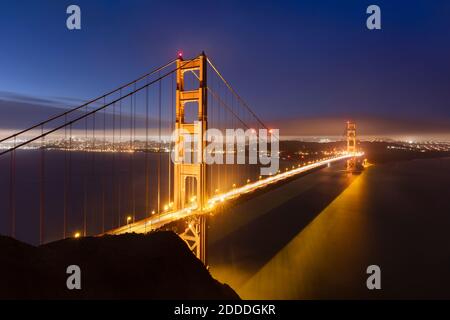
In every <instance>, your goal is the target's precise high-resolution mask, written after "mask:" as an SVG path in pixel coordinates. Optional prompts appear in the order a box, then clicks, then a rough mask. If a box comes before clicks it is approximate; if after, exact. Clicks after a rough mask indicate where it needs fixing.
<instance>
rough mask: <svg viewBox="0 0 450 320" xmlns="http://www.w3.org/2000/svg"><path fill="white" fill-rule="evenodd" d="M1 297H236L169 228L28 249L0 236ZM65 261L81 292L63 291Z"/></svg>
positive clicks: (71, 240) (69, 241) (61, 242)
mask: <svg viewBox="0 0 450 320" xmlns="http://www.w3.org/2000/svg"><path fill="white" fill-rule="evenodd" d="M0 248H1V254H0V277H1V278H2V279H1V280H0V298H2V299H239V297H238V295H237V294H236V293H235V292H234V291H233V290H232V289H231V288H230V287H229V286H228V285H225V284H221V283H219V282H218V281H217V280H215V279H213V278H212V277H211V275H210V274H209V272H208V270H207V269H206V268H205V266H204V265H203V264H202V262H201V261H199V260H198V259H197V258H196V257H195V256H194V255H193V254H192V253H191V252H190V251H189V249H188V247H187V246H186V244H185V243H184V242H183V241H182V240H181V239H180V238H179V237H178V236H177V235H176V234H174V233H172V232H154V233H150V234H147V235H138V234H125V235H119V236H103V237H86V238H80V239H66V240H61V241H57V242H53V243H49V244H46V245H43V246H40V247H33V246H29V245H26V244H24V243H21V242H19V241H16V240H14V239H11V238H8V237H0ZM69 265H78V266H79V267H80V268H81V290H68V289H67V287H66V280H67V278H68V277H69V275H68V274H67V273H66V269H67V267H68V266H69Z"/></svg>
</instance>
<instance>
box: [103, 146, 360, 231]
mask: <svg viewBox="0 0 450 320" xmlns="http://www.w3.org/2000/svg"><path fill="white" fill-rule="evenodd" d="M363 154H364V153H362V152H361V153H357V154H343V155H340V156H337V157H332V158H327V159H324V160H320V161H317V162H313V163H310V164H307V165H304V166H299V167H297V168H294V169H291V170H288V171H286V172H281V173H278V174H276V175H273V176H269V177H267V178H264V179H260V180H258V181H255V182H251V183H248V184H246V185H244V186H242V187H237V188H234V189H232V190H230V191H228V192H225V193H222V194H219V195H216V196H214V197H212V198H211V199H209V200H208V204H207V207H206V208H205V209H204V210H203V212H202V211H200V210H199V209H198V208H197V206H196V205H192V206H190V207H186V208H184V209H182V210H176V211H173V210H170V209H169V210H167V211H166V212H163V213H160V214H157V215H152V216H150V217H149V218H146V219H143V220H140V221H136V222H134V223H129V224H128V225H124V226H122V227H120V228H117V229H113V230H110V231H109V232H107V233H108V234H123V233H132V232H135V233H146V232H149V231H151V230H155V229H158V228H161V227H162V226H164V225H166V224H168V223H171V222H174V221H177V220H180V219H184V218H187V217H189V216H193V215H198V214H207V213H210V212H211V211H212V210H213V209H214V207H215V206H216V205H217V204H218V203H221V202H225V201H229V200H231V199H236V198H238V197H239V196H241V195H244V194H248V193H250V192H253V191H255V190H258V189H260V188H263V187H266V186H268V185H271V184H275V183H277V182H280V181H282V180H285V179H288V178H290V177H293V176H295V175H298V174H301V173H305V172H308V171H312V170H314V169H317V168H319V167H323V166H327V165H328V164H331V163H333V162H338V161H342V160H345V159H349V158H352V157H354V156H357V157H360V156H362V155H363Z"/></svg>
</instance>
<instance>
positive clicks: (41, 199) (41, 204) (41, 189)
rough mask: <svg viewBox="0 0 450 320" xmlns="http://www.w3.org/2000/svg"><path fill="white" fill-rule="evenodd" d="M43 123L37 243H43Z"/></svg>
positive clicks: (42, 126)
mask: <svg viewBox="0 0 450 320" xmlns="http://www.w3.org/2000/svg"><path fill="white" fill-rule="evenodd" d="M43 134H44V125H41V135H42V139H41V179H40V180H41V181H40V208H39V244H43V243H44V213H45V212H44V210H45V181H44V175H45V136H43Z"/></svg>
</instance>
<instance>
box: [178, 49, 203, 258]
mask: <svg viewBox="0 0 450 320" xmlns="http://www.w3.org/2000/svg"><path fill="white" fill-rule="evenodd" d="M206 63H207V60H206V55H205V54H204V53H202V54H201V55H199V56H198V57H197V58H195V59H193V60H189V61H184V60H183V58H182V57H181V56H179V57H178V59H177V89H176V105H175V108H176V119H175V129H177V130H176V132H177V133H176V137H175V139H176V141H175V159H174V207H175V210H181V209H184V208H187V207H188V206H193V205H196V206H197V208H198V209H200V211H202V210H203V209H204V208H205V204H206V202H207V199H206V197H207V195H206V181H207V180H206V163H205V159H204V156H203V154H204V150H205V148H206V141H204V140H205V139H203V137H204V134H205V132H206V129H207V127H208V123H207V92H206V91H207V86H206V70H207V69H206ZM188 72H192V73H194V75H195V77H196V78H197V79H198V83H199V85H198V88H194V89H185V74H186V73H188ZM193 105H194V106H195V108H196V109H197V110H196V114H197V119H196V120H197V123H189V122H187V121H186V119H185V110H186V108H192V107H194V106H193ZM187 141H189V142H187ZM194 141H195V143H194ZM186 142H187V143H186ZM186 144H188V145H190V146H191V147H190V148H189V150H186ZM187 158H189V159H190V161H186V159H187ZM188 184H190V185H193V186H194V188H193V189H194V191H195V195H194V196H192V195H191V197H189V194H188V191H187V189H188ZM205 220H206V217H205V216H204V215H198V216H195V217H193V218H191V219H190V220H189V221H188V227H187V228H186V230H185V231H184V232H183V233H182V234H181V235H180V237H181V238H182V239H183V240H184V241H185V242H186V243H187V244H188V246H189V248H190V249H191V251H193V252H194V253H195V254H196V256H197V258H199V259H200V260H201V261H202V262H203V263H205V264H206V221H205Z"/></svg>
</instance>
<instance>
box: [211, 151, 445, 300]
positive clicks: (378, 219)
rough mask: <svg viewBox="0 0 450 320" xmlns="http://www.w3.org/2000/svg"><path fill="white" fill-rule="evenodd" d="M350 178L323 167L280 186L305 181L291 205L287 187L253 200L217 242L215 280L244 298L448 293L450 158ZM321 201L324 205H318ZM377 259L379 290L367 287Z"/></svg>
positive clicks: (213, 266)
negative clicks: (370, 269) (246, 216)
mask: <svg viewBox="0 0 450 320" xmlns="http://www.w3.org/2000/svg"><path fill="white" fill-rule="evenodd" d="M344 177H346V174H345V173H343V172H339V171H338V170H334V171H332V170H330V171H327V170H324V171H322V172H320V173H317V174H314V175H311V176H307V177H303V178H300V179H297V180H296V181H295V182H293V183H291V184H289V185H287V186H283V187H282V188H281V189H286V188H287V190H288V191H287V192H292V188H294V187H296V186H298V187H299V188H298V192H297V195H291V197H288V198H289V199H287V200H286V199H284V200H286V202H285V203H284V204H280V203H279V201H278V196H279V195H281V193H279V192H282V191H281V190H276V191H275V193H274V192H273V191H271V192H269V193H268V194H266V195H262V196H260V197H262V200H257V199H255V201H253V203H252V205H251V206H250V205H249V206H248V207H247V208H246V210H245V211H246V212H247V213H248V214H250V215H251V216H252V219H248V220H247V221H246V222H245V223H246V224H245V225H244V224H243V223H238V224H237V225H238V226H237V227H236V229H235V230H232V231H230V230H228V231H227V232H226V233H224V234H223V237H222V238H220V236H219V238H220V239H217V238H215V239H214V240H213V241H212V242H213V243H212V244H210V247H211V250H210V251H209V254H210V257H211V259H210V264H211V271H212V274H213V276H215V277H217V278H218V279H219V280H220V281H223V282H227V283H229V284H230V285H231V286H232V287H233V288H234V289H235V290H236V291H237V292H238V294H239V295H240V296H241V297H242V298H246V299H317V298H319V299H320V298H322V299H327V298H335V299H343V298H449V297H450V289H449V286H450V271H449V270H450V246H449V243H450V234H449V233H448V230H449V227H450V215H449V214H448V213H449V212H450V203H449V201H448V195H449V193H448V192H449V191H448V190H450V159H432V160H417V161H410V162H402V163H397V164H389V165H379V166H373V167H370V168H369V169H368V170H366V171H365V172H364V173H363V174H361V175H360V176H358V177H356V178H347V181H346V182H343V181H344V179H345V178H344ZM313 180H316V181H313ZM329 184H337V185H339V187H336V189H334V188H333V187H332V186H329ZM300 186H303V188H301V187H300ZM338 190H340V192H337V191H338ZM277 192H278V194H277ZM305 194H307V195H308V196H305ZM326 195H329V196H326ZM267 199H272V200H273V205H272V206H271V207H270V206H269V207H268V208H267V207H265V205H264V201H267ZM258 202H259V203H260V204H261V206H260V207H259V206H258ZM319 202H322V203H323V205H324V207H323V208H322V209H321V210H319V211H317V209H318V208H319V205H318V204H317V203H319ZM314 203H316V205H313V204H314ZM257 212H258V213H257ZM311 212H313V214H311ZM233 214H234V212H231V215H230V217H231V220H233V219H234V217H235V216H234V215H233ZM240 214H244V213H243V212H240ZM270 215H277V217H278V220H279V221H284V220H285V221H289V223H287V222H286V223H280V222H276V220H274V219H269V218H267V216H270ZM222 219H223V220H224V219H225V218H222ZM238 220H239V219H238ZM241 220H242V219H241ZM263 223H269V226H264V227H262V224H263ZM211 224H212V225H211V229H213V230H215V231H218V233H220V228H221V227H220V225H217V223H216V221H212V223H211ZM227 224H228V225H232V224H233V222H232V221H228V222H227ZM302 224H303V226H302ZM253 225H255V228H253V227H252V226H253ZM228 228H229V227H228ZM253 229H255V230H253ZM258 230H259V231H260V233H258ZM293 230H297V232H296V233H295V234H292V232H293ZM216 237H217V236H216ZM273 238H278V239H281V238H282V239H283V240H284V241H285V243H284V244H283V241H278V242H276V241H273V240H272V239H273ZM286 239H289V241H286ZM275 242H276V243H275ZM274 244H276V245H274ZM242 247H243V248H242ZM267 247H269V250H268V249H267ZM214 249H221V250H219V251H220V252H217V251H214ZM261 257H263V258H261ZM371 264H377V265H379V266H380V267H381V272H382V281H381V282H382V290H380V291H369V290H367V288H366V279H367V274H366V268H367V266H368V265H371Z"/></svg>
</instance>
